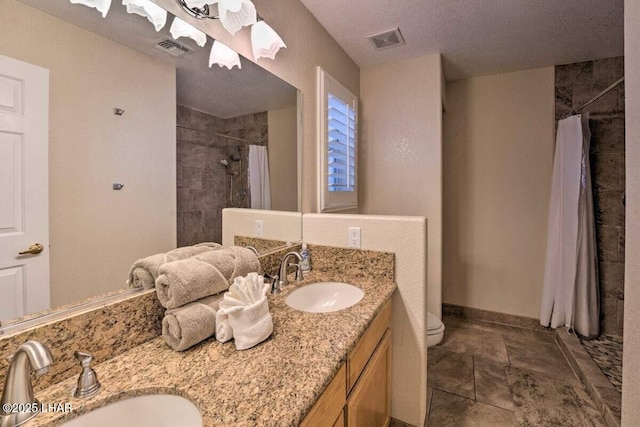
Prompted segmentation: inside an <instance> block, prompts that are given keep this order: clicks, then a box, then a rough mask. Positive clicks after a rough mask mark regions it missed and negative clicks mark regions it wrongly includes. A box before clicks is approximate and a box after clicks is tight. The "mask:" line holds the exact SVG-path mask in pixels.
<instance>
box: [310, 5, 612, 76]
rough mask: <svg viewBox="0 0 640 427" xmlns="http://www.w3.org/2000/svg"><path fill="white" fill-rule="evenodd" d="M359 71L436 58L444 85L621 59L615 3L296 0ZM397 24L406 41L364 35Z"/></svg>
mask: <svg viewBox="0 0 640 427" xmlns="http://www.w3.org/2000/svg"><path fill="white" fill-rule="evenodd" d="M301 1H302V3H304V5H305V6H306V7H307V8H308V9H309V10H310V11H311V13H313V15H314V16H315V17H316V18H317V19H318V21H320V23H321V24H322V25H323V26H324V27H325V28H326V29H327V31H328V32H329V33H330V34H331V35H332V36H333V38H335V39H336V41H337V42H338V43H339V44H340V45H341V46H342V48H343V49H344V50H345V51H346V52H347V54H348V55H349V56H351V58H353V60H354V61H355V62H356V63H357V64H358V65H359V66H360V67H366V66H370V65H376V64H381V63H385V62H391V61H396V60H399V59H403V58H411V57H416V56H421V55H428V54H433V53H438V52H440V53H442V55H443V58H444V66H445V75H446V78H447V80H457V79H461V78H466V77H472V76H481V75H487V74H498V73H503V72H509V71H516V70H523V69H528V68H535V67H542V66H548V65H557V64H567V63H572V62H580V61H585V60H590V59H597V58H606V57H612V56H619V55H623V54H624V47H623V40H624V34H623V0H396V1H390V0H348V1H345V0H301ZM394 27H400V31H401V32H402V35H403V36H404V38H405V40H406V42H407V44H406V45H404V46H400V47H395V48H392V49H388V50H384V51H380V52H376V51H374V50H373V47H372V46H371V44H370V43H369V41H368V40H366V39H365V37H366V36H368V35H370V34H374V33H378V32H381V31H385V30H388V29H390V28H394Z"/></svg>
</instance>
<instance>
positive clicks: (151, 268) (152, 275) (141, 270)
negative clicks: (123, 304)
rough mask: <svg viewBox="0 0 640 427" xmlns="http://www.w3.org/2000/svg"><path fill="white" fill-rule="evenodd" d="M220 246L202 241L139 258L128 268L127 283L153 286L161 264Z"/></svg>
mask: <svg viewBox="0 0 640 427" xmlns="http://www.w3.org/2000/svg"><path fill="white" fill-rule="evenodd" d="M220 248H222V246H221V245H219V244H218V243H213V242H204V243H198V244H197V245H194V246H184V247H181V248H176V249H172V250H170V251H169V252H167V253H160V254H155V255H151V256H148V257H145V258H141V259H139V260H137V261H136V262H134V263H133V265H132V266H131V269H130V270H129V278H128V280H127V285H128V286H129V288H132V289H140V288H142V289H151V288H153V287H154V286H155V281H156V278H157V277H158V274H159V273H158V269H159V268H160V266H161V265H162V264H165V263H167V262H171V261H177V260H180V259H185V258H189V257H192V256H194V255H198V254H201V253H203V252H208V251H212V250H216V249H220Z"/></svg>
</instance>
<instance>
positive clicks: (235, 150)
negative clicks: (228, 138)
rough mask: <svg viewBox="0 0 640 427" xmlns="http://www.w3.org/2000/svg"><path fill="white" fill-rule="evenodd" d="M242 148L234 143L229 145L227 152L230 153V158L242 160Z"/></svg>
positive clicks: (235, 160)
mask: <svg viewBox="0 0 640 427" xmlns="http://www.w3.org/2000/svg"><path fill="white" fill-rule="evenodd" d="M241 150H242V149H241V148H240V147H238V146H236V145H232V146H229V147H227V154H228V155H229V158H230V159H231V160H232V161H234V162H237V161H238V160H240V152H241Z"/></svg>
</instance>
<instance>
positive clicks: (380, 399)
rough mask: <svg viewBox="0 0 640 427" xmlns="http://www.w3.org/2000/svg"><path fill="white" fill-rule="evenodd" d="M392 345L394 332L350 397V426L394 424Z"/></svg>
mask: <svg viewBox="0 0 640 427" xmlns="http://www.w3.org/2000/svg"><path fill="white" fill-rule="evenodd" d="M390 343H391V329H388V330H387V332H386V333H385V335H384V337H383V338H382V340H381V341H380V344H379V345H378V348H377V349H376V351H375V352H374V354H373V356H372V357H371V359H370V360H369V363H368V364H367V367H366V368H365V370H364V372H363V373H362V376H361V377H360V379H359V380H358V383H357V384H356V385H355V387H354V389H353V391H352V392H351V395H350V396H349V402H348V404H347V425H348V426H349V427H356V426H357V427H378V426H388V425H389V422H390V421H391V346H390Z"/></svg>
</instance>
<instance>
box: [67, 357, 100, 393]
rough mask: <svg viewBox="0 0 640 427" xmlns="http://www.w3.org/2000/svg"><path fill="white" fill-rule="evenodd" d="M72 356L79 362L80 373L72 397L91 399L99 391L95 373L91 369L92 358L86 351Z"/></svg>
mask: <svg viewBox="0 0 640 427" xmlns="http://www.w3.org/2000/svg"><path fill="white" fill-rule="evenodd" d="M73 356H74V357H75V358H76V360H78V361H79V362H80V365H81V366H82V372H80V376H79V377H78V386H77V387H76V388H75V390H74V391H73V396H74V397H91V396H93V395H94V394H96V393H97V392H98V391H100V387H101V385H100V382H99V381H98V376H97V375H96V371H94V370H93V368H92V367H91V362H92V361H93V356H92V355H91V354H90V353H87V352H86V351H76V352H74V353H73Z"/></svg>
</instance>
